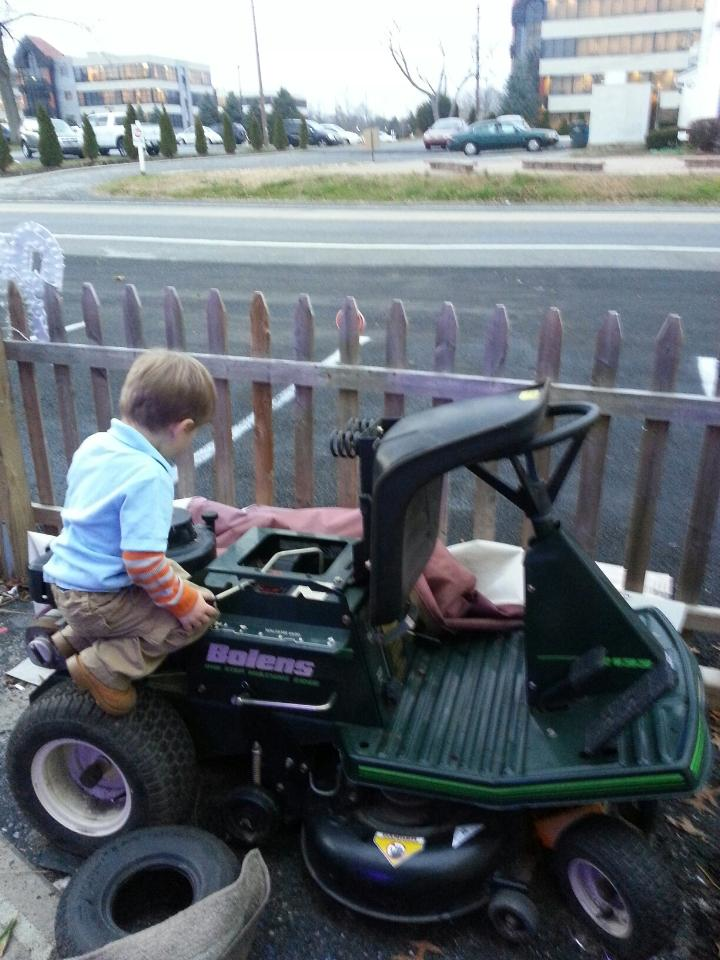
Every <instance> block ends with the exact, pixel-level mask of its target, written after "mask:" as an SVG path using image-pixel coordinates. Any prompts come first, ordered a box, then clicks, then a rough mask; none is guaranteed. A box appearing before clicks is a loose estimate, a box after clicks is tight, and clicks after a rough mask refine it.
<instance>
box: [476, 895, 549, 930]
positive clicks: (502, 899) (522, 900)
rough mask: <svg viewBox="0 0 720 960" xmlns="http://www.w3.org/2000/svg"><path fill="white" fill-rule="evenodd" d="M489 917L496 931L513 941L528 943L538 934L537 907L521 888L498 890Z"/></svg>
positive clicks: (491, 901) (491, 902)
mask: <svg viewBox="0 0 720 960" xmlns="http://www.w3.org/2000/svg"><path fill="white" fill-rule="evenodd" d="M488 917H489V918H490V922H491V923H492V925H493V927H494V928H495V931H496V932H497V933H499V934H500V936H501V937H503V938H504V939H505V940H509V941H510V942H511V943H527V942H528V940H532V939H533V937H535V936H537V932H538V923H539V919H538V911H537V907H536V906H535V904H534V903H533V902H532V900H531V899H530V897H528V896H526V895H525V894H524V893H521V892H520V891H519V890H498V892H497V893H495V894H493V896H492V898H491V899H490V903H489V904H488Z"/></svg>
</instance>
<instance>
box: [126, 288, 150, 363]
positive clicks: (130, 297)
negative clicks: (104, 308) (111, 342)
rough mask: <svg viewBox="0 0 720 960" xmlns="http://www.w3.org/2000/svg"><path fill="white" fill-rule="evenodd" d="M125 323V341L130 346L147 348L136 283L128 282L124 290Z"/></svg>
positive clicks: (139, 348) (141, 348)
mask: <svg viewBox="0 0 720 960" xmlns="http://www.w3.org/2000/svg"><path fill="white" fill-rule="evenodd" d="M123 324H124V326H125V342H126V343H127V345H128V346H129V347H136V348H137V349H138V350H145V349H146V345H145V334H144V333H143V323H142V303H141V302H140V297H139V295H138V292H137V289H136V287H135V285H134V284H132V283H126V284H125V289H124V291H123Z"/></svg>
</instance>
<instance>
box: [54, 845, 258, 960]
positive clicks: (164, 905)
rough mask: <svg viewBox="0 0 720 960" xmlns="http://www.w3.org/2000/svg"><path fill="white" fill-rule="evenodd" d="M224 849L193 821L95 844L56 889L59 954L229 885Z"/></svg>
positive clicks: (115, 935) (139, 926)
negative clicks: (59, 894) (58, 894)
mask: <svg viewBox="0 0 720 960" xmlns="http://www.w3.org/2000/svg"><path fill="white" fill-rule="evenodd" d="M239 873H240V864H239V863H238V859H237V857H236V856H235V854H234V853H233V852H232V850H230V848H229V847H228V846H227V845H226V844H225V843H223V841H222V840H219V839H218V838H217V837H214V836H213V835H212V834H211V833H208V832H207V831H206V830H199V829H198V828H197V827H149V828H146V829H144V830H133V831H132V832H131V833H126V834H124V835H123V836H120V837H117V838H116V839H115V840H113V841H111V842H110V843H107V844H105V846H104V847H102V848H101V849H100V850H96V851H95V853H93V855H92V856H91V857H89V858H88V859H87V860H86V861H85V862H84V863H83V864H81V866H80V867H79V868H78V870H77V872H76V873H75V875H74V876H73V877H72V879H71V880H70V883H69V884H68V886H67V887H66V888H65V890H64V891H63V894H62V897H61V898H60V902H59V903H58V908H57V913H56V915H55V941H56V944H57V949H58V953H59V955H60V956H61V957H74V956H79V955H81V954H85V953H89V952H90V951H91V950H96V949H97V948H98V947H102V946H104V945H105V944H106V943H111V942H112V941H113V940H120V939H121V938H122V937H125V936H128V935H129V934H132V933H137V932H138V931H139V930H144V929H146V928H147V927H150V926H154V924H156V923H160V922H162V921H163V920H167V919H168V918H169V917H171V916H174V915H175V914H176V913H179V912H180V911H181V910H184V909H186V908H187V907H189V906H191V905H192V904H193V903H197V902H198V901H199V900H203V899H204V898H205V897H207V896H209V895H210V894H211V893H216V892H217V891H218V890H222V888H223V887H226V886H228V884H230V883H233V881H235V880H236V879H237V877H238V875H239Z"/></svg>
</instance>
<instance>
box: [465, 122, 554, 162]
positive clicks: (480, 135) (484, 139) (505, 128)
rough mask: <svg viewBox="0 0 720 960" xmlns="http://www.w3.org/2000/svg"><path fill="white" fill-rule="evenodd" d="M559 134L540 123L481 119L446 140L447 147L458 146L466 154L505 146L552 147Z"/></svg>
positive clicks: (470, 154)
mask: <svg viewBox="0 0 720 960" xmlns="http://www.w3.org/2000/svg"><path fill="white" fill-rule="evenodd" d="M558 140H559V136H558V133H557V131H556V130H546V129H544V128H540V127H518V126H516V125H515V124H514V123H505V122H502V123H501V122H499V121H497V120H481V121H480V122H479V123H473V124H472V126H470V127H468V128H467V130H463V131H461V132H460V133H457V134H456V135H455V136H454V137H453V138H452V140H450V142H449V143H448V149H450V150H462V151H463V152H464V153H466V154H467V155H468V156H472V155H473V154H476V153H478V152H479V151H480V150H494V149H500V150H507V149H510V148H512V147H524V148H525V149H526V150H530V152H531V153H533V152H535V151H536V150H541V149H542V148H543V147H553V146H555V145H556V144H557V142H558Z"/></svg>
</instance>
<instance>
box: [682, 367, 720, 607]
mask: <svg viewBox="0 0 720 960" xmlns="http://www.w3.org/2000/svg"><path fill="white" fill-rule="evenodd" d="M715 397H716V398H717V397H720V375H717V374H716V379H715ZM718 497H720V427H707V429H706V430H705V436H704V437H703V445H702V451H701V453H700V465H699V467H698V473H697V480H696V481H695V495H694V497H693V503H692V507H691V509H690V520H689V522H688V527H687V532H686V534H685V544H684V547H683V556H682V563H681V564H680V573H679V574H678V579H677V583H676V585H675V596H676V597H677V599H678V600H684V601H685V603H697V602H698V600H699V599H700V594H701V592H702V585H703V580H704V578H705V570H706V568H707V561H708V554H709V553H710V539H711V537H712V530H713V525H714V523H715V514H716V513H717V506H718Z"/></svg>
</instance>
